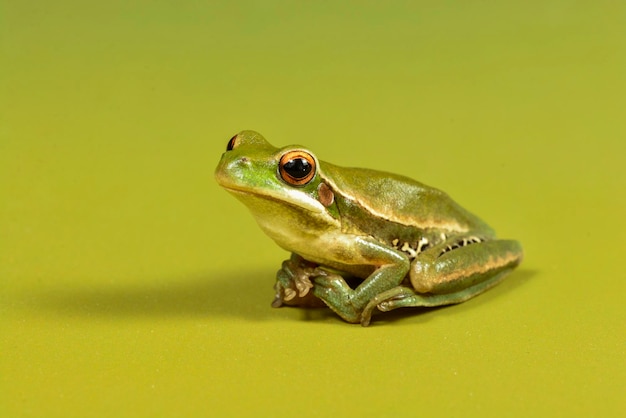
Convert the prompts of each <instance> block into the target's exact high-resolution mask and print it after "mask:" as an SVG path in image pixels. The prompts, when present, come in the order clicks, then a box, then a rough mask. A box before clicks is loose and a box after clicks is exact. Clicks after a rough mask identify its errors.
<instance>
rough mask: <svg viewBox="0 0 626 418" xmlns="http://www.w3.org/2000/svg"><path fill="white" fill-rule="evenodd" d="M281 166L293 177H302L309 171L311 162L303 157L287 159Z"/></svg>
mask: <svg viewBox="0 0 626 418" xmlns="http://www.w3.org/2000/svg"><path fill="white" fill-rule="evenodd" d="M283 168H284V169H285V171H286V172H287V173H288V174H289V175H290V176H291V177H293V178H295V179H303V178H305V177H306V176H307V175H308V174H309V173H310V172H311V164H309V162H308V161H307V160H306V159H304V158H294V159H293V160H289V161H287V163H286V164H285V165H284V167H283Z"/></svg>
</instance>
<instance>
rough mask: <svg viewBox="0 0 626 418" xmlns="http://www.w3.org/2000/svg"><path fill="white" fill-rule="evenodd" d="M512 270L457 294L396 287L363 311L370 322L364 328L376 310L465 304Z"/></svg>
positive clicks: (385, 310) (384, 310) (498, 281)
mask: <svg viewBox="0 0 626 418" xmlns="http://www.w3.org/2000/svg"><path fill="white" fill-rule="evenodd" d="M509 272H510V270H508V271H503V272H500V273H499V274H496V275H495V276H493V277H491V278H490V279H488V280H485V281H483V282H480V283H478V284H476V285H474V286H471V287H468V288H466V289H463V290H460V291H458V292H455V293H446V294H441V295H435V294H419V293H416V292H415V290H413V289H411V288H408V287H402V286H399V287H394V288H393V289H390V290H388V291H386V292H383V293H381V294H379V295H377V296H376V297H375V298H374V299H372V301H371V302H370V303H369V304H368V305H367V307H366V308H365V310H364V311H363V316H364V317H365V316H366V315H367V318H368V320H367V321H366V322H365V323H363V325H364V326H367V325H369V323H370V320H371V315H372V313H373V311H374V309H375V308H378V310H380V311H382V312H389V311H393V310H394V309H398V308H411V307H418V306H420V307H426V308H429V307H435V306H442V305H453V304H456V303H461V302H465V301H466V300H468V299H471V298H473V297H474V296H476V295H478V294H480V293H482V292H484V291H486V290H488V289H490V288H492V287H493V286H495V285H497V284H498V283H500V282H501V281H502V280H503V279H504V278H505V277H506V275H507V274H509Z"/></svg>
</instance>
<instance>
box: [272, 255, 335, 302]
mask: <svg viewBox="0 0 626 418" xmlns="http://www.w3.org/2000/svg"><path fill="white" fill-rule="evenodd" d="M327 274H329V273H327V272H326V271H324V270H322V269H320V268H319V267H318V266H317V264H314V263H311V262H309V261H307V260H305V259H304V258H302V257H300V256H299V255H298V254H295V253H293V254H291V258H290V259H289V260H285V261H283V263H282V266H281V269H280V270H278V272H277V273H276V284H275V285H274V290H275V292H276V293H275V295H274V301H273V302H272V307H274V308H279V307H281V306H283V305H288V306H303V307H322V306H325V305H324V303H323V302H322V301H321V300H319V299H318V298H317V297H315V296H314V295H313V293H312V292H310V290H311V288H313V283H311V278H315V277H319V276H325V275H327Z"/></svg>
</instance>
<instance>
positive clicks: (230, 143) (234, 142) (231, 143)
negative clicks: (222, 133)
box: [226, 135, 239, 151]
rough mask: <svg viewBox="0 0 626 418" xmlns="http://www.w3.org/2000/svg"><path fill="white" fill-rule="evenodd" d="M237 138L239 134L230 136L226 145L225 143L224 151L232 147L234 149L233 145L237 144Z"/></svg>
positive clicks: (230, 149)
mask: <svg viewBox="0 0 626 418" xmlns="http://www.w3.org/2000/svg"><path fill="white" fill-rule="evenodd" d="M238 138H239V135H235V136H233V137H232V138H230V141H228V145H226V151H232V150H233V149H235V147H236V146H237V145H239V144H238V141H237V139H238Z"/></svg>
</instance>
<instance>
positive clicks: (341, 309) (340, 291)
mask: <svg viewBox="0 0 626 418" xmlns="http://www.w3.org/2000/svg"><path fill="white" fill-rule="evenodd" d="M313 294H314V295H315V296H317V297H318V298H320V299H321V300H323V301H324V303H326V305H328V307H329V308H330V309H332V310H333V311H334V312H335V313H336V314H337V315H339V316H340V317H342V318H343V319H344V320H345V321H347V322H351V323H358V322H361V312H360V311H359V310H358V309H357V308H356V307H355V306H354V305H353V304H352V303H351V299H352V296H353V294H354V290H352V289H351V288H350V286H348V284H347V283H346V281H345V280H344V278H343V277H341V276H340V275H338V274H333V273H328V272H325V275H322V276H319V277H316V278H315V286H314V287H313Z"/></svg>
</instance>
